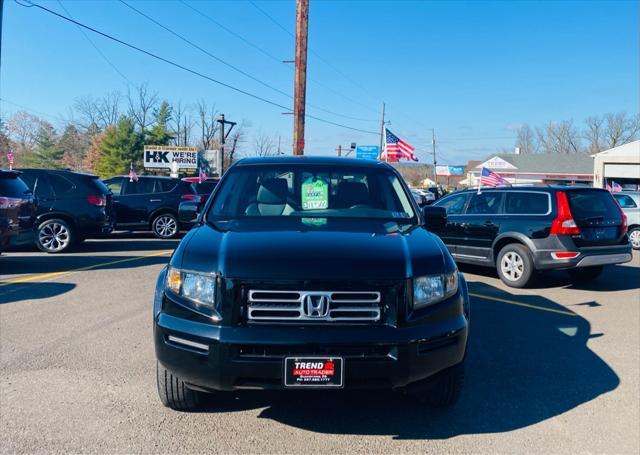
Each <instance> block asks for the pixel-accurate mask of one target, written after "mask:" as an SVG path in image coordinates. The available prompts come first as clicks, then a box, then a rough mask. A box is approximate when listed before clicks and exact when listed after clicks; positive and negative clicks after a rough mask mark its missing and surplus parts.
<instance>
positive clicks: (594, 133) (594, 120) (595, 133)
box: [582, 116, 604, 153]
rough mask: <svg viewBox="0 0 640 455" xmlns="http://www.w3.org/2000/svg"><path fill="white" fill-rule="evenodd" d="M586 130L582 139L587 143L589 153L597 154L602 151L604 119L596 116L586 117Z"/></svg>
mask: <svg viewBox="0 0 640 455" xmlns="http://www.w3.org/2000/svg"><path fill="white" fill-rule="evenodd" d="M584 122H585V124H586V129H585V131H584V132H583V133H582V137H583V138H584V139H585V140H586V141H587V150H588V151H589V153H598V152H601V151H602V150H603V140H604V138H603V135H604V132H603V125H604V118H602V117H598V116H592V117H587V118H586V119H585V121H584Z"/></svg>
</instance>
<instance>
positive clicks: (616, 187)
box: [611, 180, 622, 193]
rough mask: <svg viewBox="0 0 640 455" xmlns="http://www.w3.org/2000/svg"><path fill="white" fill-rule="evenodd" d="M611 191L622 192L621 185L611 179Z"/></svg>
mask: <svg viewBox="0 0 640 455" xmlns="http://www.w3.org/2000/svg"><path fill="white" fill-rule="evenodd" d="M611 191H612V192H613V193H622V185H620V184H619V183H616V182H614V181H613V180H612V181H611Z"/></svg>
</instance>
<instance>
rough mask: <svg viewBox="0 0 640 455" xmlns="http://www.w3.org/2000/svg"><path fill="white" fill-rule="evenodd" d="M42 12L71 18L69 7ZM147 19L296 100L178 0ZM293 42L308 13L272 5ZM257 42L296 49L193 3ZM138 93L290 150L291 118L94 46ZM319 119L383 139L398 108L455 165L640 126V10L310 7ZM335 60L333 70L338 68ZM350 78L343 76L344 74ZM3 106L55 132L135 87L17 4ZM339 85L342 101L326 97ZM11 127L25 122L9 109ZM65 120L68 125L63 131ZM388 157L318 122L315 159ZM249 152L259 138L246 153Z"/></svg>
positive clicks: (147, 6)
mask: <svg viewBox="0 0 640 455" xmlns="http://www.w3.org/2000/svg"><path fill="white" fill-rule="evenodd" d="M62 1H63V4H64V6H65V7H66V8H67V10H69V12H70V13H71V15H72V16H73V17H74V18H75V19H77V20H79V21H81V22H83V23H86V24H88V25H91V26H93V27H95V28H98V29H100V30H103V31H106V32H108V33H110V34H113V35H115V36H117V37H118V38H121V39H123V40H126V41H129V42H131V43H133V44H136V45H137V46H140V47H143V48H145V49H148V50H150V51H153V52H156V53H158V54H160V55H162V56H165V57H167V58H170V59H172V60H175V61H176V62H178V63H181V64H183V65H185V66H188V67H192V68H194V69H197V70H198V71H200V72H202V73H205V74H207V75H209V76H211V77H214V78H216V79H219V80H221V81H224V82H226V83H229V84H232V85H235V86H237V87H239V88H242V89H244V90H247V91H250V92H253V93H256V94H258V95H260V96H262V97H265V98H268V99H270V100H273V101H275V102H277V103H280V104H283V105H290V104H291V100H290V99H289V98H287V97H285V96H283V95H281V94H279V93H276V92H274V91H271V90H270V89H268V88H266V87H264V86H262V85H260V84H259V83H257V82H255V81H253V80H251V79H249V78H247V77H245V76H243V75H241V74H239V73H237V72H235V71H233V70H232V69H230V68H228V67H225V66H223V65H222V64H220V63H219V62H216V61H215V60H213V59H211V58H210V57H208V56H206V55H205V54H203V53H201V52H200V51H198V50H196V49H193V48H191V47H189V46H188V45H186V44H185V43H183V42H181V41H179V40H178V39H176V38H175V37H174V36H172V35H170V34H169V33H168V32H166V31H164V30H162V29H160V28H159V27H158V26H156V25H154V24H153V23H151V22H148V21H147V20H146V19H144V18H143V17H141V16H139V15H137V14H136V13H135V12H133V11H131V10H130V9H128V8H127V7H126V6H124V5H122V4H120V3H118V2H112V1H71V0H62ZM39 3H41V4H43V5H45V6H47V7H48V8H50V9H53V10H55V11H58V12H62V9H61V7H60V5H59V4H58V3H57V1H47V2H44V1H40V2H39ZM131 3H132V4H133V5H134V6H135V7H136V8H138V9H140V10H142V11H144V12H145V13H146V14H148V15H150V16H152V17H153V18H154V19H156V20H157V21H159V22H161V23H163V24H166V25H168V26H170V27H171V28H173V29H174V30H175V31H177V32H179V33H181V34H183V35H184V36H185V37H187V38H188V39H190V40H191V41H193V42H195V43H196V44H198V45H199V46H201V47H203V48H205V49H207V50H208V51H209V52H210V53H213V54H215V55H217V56H219V57H220V58H222V59H224V60H226V61H228V62H230V63H232V64H233V65H235V66H237V67H239V68H241V69H242V70H243V71H245V72H247V73H250V74H252V75H254V77H257V78H259V79H261V80H263V81H264V82H266V83H268V84H270V85H273V86H275V87H276V88H278V89H279V90H282V91H285V92H287V93H292V92H293V72H292V70H291V68H290V65H287V64H283V63H278V62H276V61H274V60H272V59H270V58H269V57H267V56H265V55H263V54H262V53H260V52H258V51H256V50H255V49H253V48H252V47H250V46H248V45H247V44H245V43H244V42H242V41H241V40H239V39H238V38H236V37H234V36H232V35H230V34H229V33H227V32H226V31H224V30H223V29H221V28H220V27H218V26H217V25H215V24H213V23H211V22H209V21H207V20H206V19H204V18H202V17H200V16H198V15H197V14H196V13H194V12H193V11H192V10H190V9H189V8H187V7H185V6H184V5H183V4H181V3H179V2H176V1H169V0H167V1H151V0H149V1H132V2H131ZM257 3H258V5H259V7H260V8H262V9H263V10H264V11H266V12H267V13H268V14H269V15H270V16H272V17H273V18H274V19H275V20H276V21H277V22H279V23H280V24H282V25H283V26H284V27H285V28H287V29H288V30H290V31H294V28H295V1H294V0H286V1H285V0H283V1H258V2H257ZM193 4H194V6H196V7H197V8H198V9H200V10H202V11H203V12H205V13H207V14H209V15H211V16H212V17H214V18H215V19H216V20H218V21H219V22H221V23H223V24H224V25H225V26H226V27H228V28H230V29H232V30H233V31H235V32H236V33H237V34H239V35H241V36H243V37H244V38H245V39H246V40H249V41H251V42H252V43H255V44H257V45H259V46H260V47H261V48H262V49H264V50H266V51H268V52H269V53H270V54H271V55H272V56H274V57H277V58H279V59H281V60H288V59H292V58H293V54H294V41H293V38H292V37H291V36H290V35H289V34H287V33H286V32H285V31H283V30H282V29H280V28H279V27H278V26H277V25H275V24H274V23H273V22H271V21H270V20H269V19H268V18H267V17H265V16H264V15H263V14H262V13H261V12H260V11H258V10H257V9H256V8H255V7H254V6H253V5H251V4H250V3H249V2H247V1H245V0H237V1H213V2H204V1H201V2H194V3H193ZM91 38H92V39H93V40H94V42H95V43H96V44H97V46H98V47H99V48H100V50H101V51H102V52H103V53H104V54H105V55H106V56H107V57H108V58H109V59H110V60H111V61H112V62H113V63H114V64H115V65H117V66H118V68H119V69H120V71H121V72H122V73H123V74H124V75H125V76H126V77H127V79H129V80H130V81H132V82H133V83H135V84H139V83H143V82H147V83H148V84H149V87H150V88H151V89H153V90H156V91H158V92H160V94H161V95H162V96H164V97H166V98H167V99H169V100H170V101H172V102H177V101H182V102H183V103H191V102H194V101H196V100H199V99H205V100H207V101H208V102H209V103H215V105H216V107H217V108H218V109H219V110H220V111H222V112H224V113H225V115H226V117H227V118H229V119H232V120H242V119H246V120H248V121H250V123H251V125H252V127H251V129H250V132H251V133H255V132H257V131H260V130H261V131H264V132H265V133H268V134H273V135H281V136H282V144H283V149H284V150H285V151H289V150H290V148H291V146H290V144H291V135H292V133H291V131H292V118H291V116H290V115H282V113H281V112H282V109H279V108H276V107H273V106H269V105H266V104H263V103H261V102H259V101H256V100H253V99H251V98H247V97H245V96H243V95H240V94H238V93H235V92H233V91H230V90H229V89H226V88H223V87H220V86H217V85H215V84H212V83H211V82H208V81H205V80H203V79H200V78H198V77H196V76H193V75H190V74H187V73H184V72H183V71H181V70H179V69H176V68H172V67H169V66H167V65H166V64H163V63H161V62H157V61H154V60H152V59H150V58H148V57H146V56H144V55H140V54H138V53H136V52H135V51H132V50H129V49H126V48H123V47H122V46H120V45H118V44H115V43H113V42H109V41H107V40H105V39H104V38H101V37H98V36H91ZM309 47H310V54H309V64H308V75H309V78H311V79H313V80H314V81H318V82H319V84H321V85H319V84H317V83H315V82H313V81H309V82H308V92H307V96H308V98H307V101H308V103H309V104H311V105H315V106H319V107H321V108H324V109H327V110H330V111H333V112H337V113H339V114H341V115H343V116H347V117H352V118H355V119H356V120H352V119H347V118H345V117H338V116H336V115H333V114H329V113H326V112H322V111H318V110H315V109H314V108H312V107H308V113H309V114H312V115H316V116H318V117H322V118H325V119H327V120H330V121H333V122H337V123H343V124H346V125H349V126H353V127H356V128H359V129H364V130H372V131H378V130H379V122H380V112H379V111H380V105H381V103H382V101H383V100H384V101H385V102H386V103H387V114H388V116H387V118H388V119H389V120H390V121H391V126H390V129H391V130H392V131H394V132H395V133H396V134H397V135H399V136H401V137H403V138H404V139H405V140H407V141H408V142H409V143H411V144H413V145H414V146H416V148H417V150H418V157H419V158H420V160H421V161H430V160H431V156H430V153H429V152H428V150H430V146H431V142H430V138H431V128H435V131H436V137H437V140H438V147H439V149H438V154H439V155H440V156H441V159H440V160H439V161H440V162H445V163H450V164H458V163H465V162H466V161H467V160H468V159H481V158H483V157H486V156H487V155H489V154H490V153H492V152H494V151H497V150H500V149H503V148H511V147H512V146H513V143H514V138H515V129H516V128H517V126H518V125H520V124H522V123H528V124H530V125H541V124H543V123H546V122H549V121H559V120H564V119H573V120H574V121H575V122H576V123H578V124H581V123H582V121H583V120H584V118H586V117H588V116H590V115H600V114H604V113H606V112H611V111H621V110H624V111H627V112H628V113H631V114H636V113H637V112H638V110H639V107H638V100H639V97H640V94H639V88H638V85H639V84H638V81H639V63H638V2H635V1H618V2H616V1H606V2H605V1H602V2H594V1H592V2H587V1H581V2H578V1H569V2H551V1H548V2H479V1H474V2H444V1H443V2H420V1H413V2H409V1H407V2H404V1H364V0H362V1H321V0H311V8H310V19H309ZM325 62H329V63H330V65H327V64H326V63H325ZM336 69H337V71H336ZM0 76H1V84H0V96H1V97H2V98H4V99H5V100H7V101H10V102H12V103H17V104H20V105H22V106H26V107H28V108H29V109H30V110H32V111H35V112H36V113H45V114H49V116H52V117H53V120H55V119H56V118H58V117H59V116H60V115H65V114H66V113H67V112H68V108H69V106H71V105H72V104H73V101H74V99H75V98H77V97H79V96H83V95H87V94H95V95H100V94H103V93H105V92H108V91H111V90H114V89H118V90H121V91H123V92H125V91H126V89H127V83H126V82H125V81H124V79H123V78H122V77H121V76H120V75H119V74H118V73H117V72H116V71H114V70H113V69H112V68H111V67H110V66H109V65H108V64H107V63H106V62H105V61H104V60H103V59H102V58H101V57H100V55H99V54H98V53H97V52H96V51H95V50H94V49H93V48H92V47H91V45H90V44H89V43H88V42H87V40H86V39H85V38H84V37H83V36H82V34H81V33H80V32H79V30H78V28H77V27H76V26H74V25H72V24H69V23H66V22H64V21H61V20H60V19H57V18H55V17H54V16H51V15H49V14H47V13H44V12H42V11H40V10H38V9H36V8H24V7H21V6H19V5H17V4H16V3H14V2H13V0H6V1H5V11H4V23H3V40H2V68H1V75H0ZM327 87H330V89H327ZM1 109H2V113H3V114H5V115H6V114H10V113H11V112H13V111H15V110H18V109H19V107H16V106H15V105H13V104H9V103H8V102H3V103H2V106H1ZM54 123H55V122H54ZM352 141H353V142H357V143H358V144H362V145H365V144H377V143H378V141H379V138H378V137H377V136H375V135H371V134H366V133H359V132H354V131H349V130H346V129H342V128H339V127H336V126H332V125H329V124H325V123H321V122H318V121H316V120H312V119H309V120H308V121H307V134H306V152H307V153H309V154H333V153H335V147H336V146H337V145H338V144H349V143H350V142H352ZM249 146H250V141H249V143H248V144H246V145H245V148H246V147H249Z"/></svg>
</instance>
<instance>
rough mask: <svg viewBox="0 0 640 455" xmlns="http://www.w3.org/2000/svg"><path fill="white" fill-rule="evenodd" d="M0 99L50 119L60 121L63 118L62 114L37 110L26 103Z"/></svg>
mask: <svg viewBox="0 0 640 455" xmlns="http://www.w3.org/2000/svg"><path fill="white" fill-rule="evenodd" d="M0 101H2V102H3V103H7V104H11V105H12V106H15V107H19V108H20V109H22V110H25V111H27V112H30V113H32V114H38V115H42V116H43V117H49V118H50V119H54V120H56V121H59V120H60V119H61V118H60V116H57V117H56V116H55V115H52V114H48V113H46V112H42V111H37V110H35V109H32V108H30V107H28V106H25V105H24V104H18V103H14V102H13V101H9V100H8V99H6V98H0Z"/></svg>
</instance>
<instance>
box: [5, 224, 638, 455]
mask: <svg viewBox="0 0 640 455" xmlns="http://www.w3.org/2000/svg"><path fill="white" fill-rule="evenodd" d="M177 243H178V242H177V241H159V240H154V239H152V238H149V237H147V236H145V235H136V236H130V235H120V236H116V237H115V238H111V239H108V240H94V241H87V242H85V243H84V244H82V245H81V246H80V247H79V248H78V250H77V252H75V253H73V254H64V255H46V254H41V253H36V252H33V251H29V250H26V251H21V252H13V253H8V254H5V255H2V256H0V365H1V368H0V371H1V373H0V375H1V380H0V420H1V422H0V428H2V432H1V435H0V449H1V451H2V452H3V453H7V452H30V453H31V452H62V451H65V452H100V453H106V452H156V453H157V452H204V451H206V452H222V453H230V452H234V453H255V452H270V453H275V452H298V453H311V452H320V453H329V452H341V453H342V452H357V453H374V452H376V453H378V452H394V453H400V452H402V453H410V452H411V453H431V452H444V451H447V452H491V453H495V452H536V453H543V452H544V453H557V452H571V453H576V452H606V453H638V452H639V451H640V382H639V378H640V290H639V286H640V256H639V255H638V254H637V253H636V254H635V256H634V259H633V262H632V263H631V264H627V265H624V266H615V267H610V268H609V269H608V270H606V271H605V273H604V274H603V276H602V277H601V278H600V279H598V280H597V281H594V282H591V283H587V284H584V285H580V286H578V285H574V284H572V283H571V282H570V281H569V279H568V277H567V276H566V275H565V274H564V273H560V272H558V273H553V274H548V275H546V277H545V279H544V280H543V281H542V282H541V283H539V287H537V288H535V289H526V290H514V289H509V288H506V287H505V286H504V285H503V284H502V283H501V282H500V280H499V279H498V278H497V277H496V275H495V274H493V273H491V272H490V271H487V270H483V269H477V268H470V267H465V268H464V269H463V271H464V272H465V274H466V277H467V280H468V281H469V286H470V291H471V293H472V296H473V300H472V326H471V331H472V332H471V339H470V350H469V357H468V362H467V382H466V386H465V389H464V392H463V395H462V398H461V401H460V402H459V404H458V405H457V406H456V407H455V408H452V409H450V410H444V411H443V410H432V409H429V408H425V407H422V406H418V405H417V404H414V403H411V402H409V401H407V400H406V399H404V398H403V397H401V396H399V395H398V394H395V393H391V392H389V393H380V392H373V393H370V392H369V393H367V392H358V393H351V394H345V393H341V392H332V393H307V392H288V393H274V392H268V393H267V392H241V393H233V394H222V395H214V396H212V397H211V398H210V399H209V400H208V401H207V403H206V406H205V407H204V409H202V410H201V412H197V413H179V412H175V411H171V410H169V409H166V408H164V407H163V406H162V405H161V404H160V401H159V400H158V398H157V394H156V384H155V380H156V379H155V360H154V353H153V343H152V337H151V328H152V320H151V304H152V302H151V299H152V295H153V288H154V284H155V278H156V276H157V274H158V272H159V271H160V269H161V268H162V267H163V265H164V264H165V263H166V262H167V260H168V257H169V254H170V252H171V250H172V249H173V248H175V246H176V245H177Z"/></svg>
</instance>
